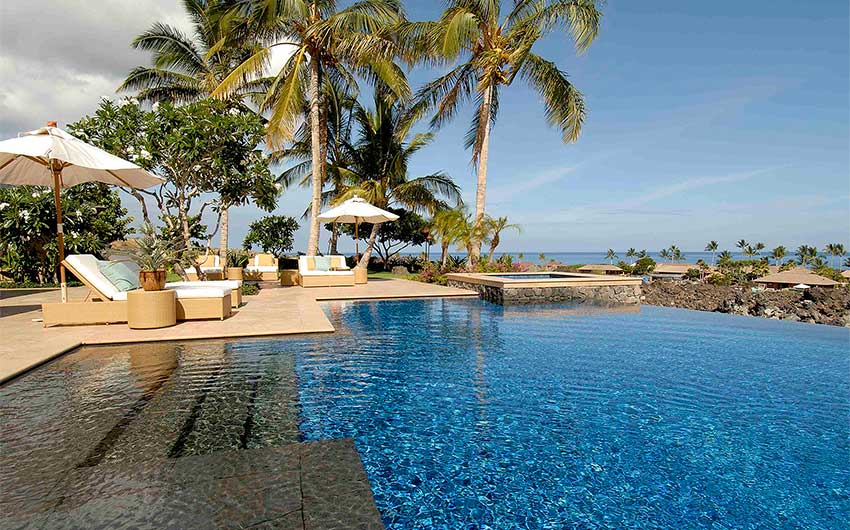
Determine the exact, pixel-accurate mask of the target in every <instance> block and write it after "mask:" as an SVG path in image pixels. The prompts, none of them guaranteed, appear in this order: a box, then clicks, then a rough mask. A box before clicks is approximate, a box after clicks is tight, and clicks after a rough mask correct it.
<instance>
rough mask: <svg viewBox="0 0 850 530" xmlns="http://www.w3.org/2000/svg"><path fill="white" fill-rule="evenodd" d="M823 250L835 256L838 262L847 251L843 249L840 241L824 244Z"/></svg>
mask: <svg viewBox="0 0 850 530" xmlns="http://www.w3.org/2000/svg"><path fill="white" fill-rule="evenodd" d="M825 250H826V253H827V254H828V255H830V256H832V257H835V258H837V259H836V261H837V262H838V263H839V264H840V263H841V258H842V256H844V255H845V254H847V251H845V250H844V245H842V244H841V243H830V244H828V245H827V246H826V248H825ZM831 261H832V260H830V262H831ZM836 268H837V266H836Z"/></svg>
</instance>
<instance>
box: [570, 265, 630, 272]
mask: <svg viewBox="0 0 850 530" xmlns="http://www.w3.org/2000/svg"><path fill="white" fill-rule="evenodd" d="M578 271H579V272H584V271H590V272H596V271H604V272H609V271H610V272H623V269H621V268H620V267H618V266H616V265H608V264H607V263H589V264H587V265H582V266H581V267H579V268H578Z"/></svg>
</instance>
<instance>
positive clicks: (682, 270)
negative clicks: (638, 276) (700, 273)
mask: <svg viewBox="0 0 850 530" xmlns="http://www.w3.org/2000/svg"><path fill="white" fill-rule="evenodd" d="M691 269H696V270H699V265H697V264H695V263H659V264H658V265H656V266H655V269H653V271H652V273H651V274H650V275H649V276H650V277H651V278H652V279H653V280H681V279H682V278H684V277H685V274H687V273H688V271H689V270H691ZM714 270H715V268H714V267H712V266H710V265H709V266H708V269H707V272H712V271H714Z"/></svg>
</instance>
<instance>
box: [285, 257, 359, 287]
mask: <svg viewBox="0 0 850 530" xmlns="http://www.w3.org/2000/svg"><path fill="white" fill-rule="evenodd" d="M298 283H299V284H300V285H301V287H344V286H353V285H354V271H352V270H351V269H349V268H348V265H346V264H345V256H299V257H298Z"/></svg>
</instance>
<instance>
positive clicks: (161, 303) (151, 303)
mask: <svg viewBox="0 0 850 530" xmlns="http://www.w3.org/2000/svg"><path fill="white" fill-rule="evenodd" d="M175 324H177V294H176V293H175V292H174V291H173V290H170V289H166V290H163V291H143V290H141V289H138V290H136V291H130V292H129V293H127V325H128V326H129V327H130V328H131V329H155V328H165V327H168V326H173V325H175Z"/></svg>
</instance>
